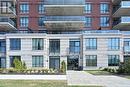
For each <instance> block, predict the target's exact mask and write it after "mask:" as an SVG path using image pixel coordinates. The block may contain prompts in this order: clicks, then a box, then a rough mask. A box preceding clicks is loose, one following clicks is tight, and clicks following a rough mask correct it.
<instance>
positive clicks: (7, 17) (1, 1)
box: [0, 0, 16, 32]
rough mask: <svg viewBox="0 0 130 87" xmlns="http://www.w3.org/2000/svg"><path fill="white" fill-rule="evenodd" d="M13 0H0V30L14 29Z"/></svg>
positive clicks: (14, 13) (14, 12)
mask: <svg viewBox="0 0 130 87" xmlns="http://www.w3.org/2000/svg"><path fill="white" fill-rule="evenodd" d="M15 4H16V1H15V0H0V31H6V32H7V31H11V30H16V24H15V22H16V20H15V17H16V11H15Z"/></svg>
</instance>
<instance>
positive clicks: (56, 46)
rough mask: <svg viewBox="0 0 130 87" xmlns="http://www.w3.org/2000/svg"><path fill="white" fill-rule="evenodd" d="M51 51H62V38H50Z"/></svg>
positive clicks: (54, 52)
mask: <svg viewBox="0 0 130 87" xmlns="http://www.w3.org/2000/svg"><path fill="white" fill-rule="evenodd" d="M49 53H53V54H56V53H60V40H59V39H50V40H49Z"/></svg>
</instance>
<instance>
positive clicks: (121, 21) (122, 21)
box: [113, 16, 130, 30]
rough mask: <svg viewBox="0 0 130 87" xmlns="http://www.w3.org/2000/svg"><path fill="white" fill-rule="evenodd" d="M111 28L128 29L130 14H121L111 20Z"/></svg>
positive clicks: (129, 27) (129, 26)
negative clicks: (119, 16)
mask: <svg viewBox="0 0 130 87" xmlns="http://www.w3.org/2000/svg"><path fill="white" fill-rule="evenodd" d="M113 29H119V30H130V16H122V17H121V18H118V20H115V21H114V22H113Z"/></svg>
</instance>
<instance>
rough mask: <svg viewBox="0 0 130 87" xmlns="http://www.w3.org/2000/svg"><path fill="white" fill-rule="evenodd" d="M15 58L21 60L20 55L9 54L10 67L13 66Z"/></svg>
mask: <svg viewBox="0 0 130 87" xmlns="http://www.w3.org/2000/svg"><path fill="white" fill-rule="evenodd" d="M15 58H16V59H18V60H20V61H21V56H10V67H14V59H15Z"/></svg>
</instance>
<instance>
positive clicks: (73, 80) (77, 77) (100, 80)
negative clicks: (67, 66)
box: [67, 71, 130, 87]
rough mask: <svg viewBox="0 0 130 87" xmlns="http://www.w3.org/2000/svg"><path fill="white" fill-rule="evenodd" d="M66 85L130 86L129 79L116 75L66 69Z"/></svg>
mask: <svg viewBox="0 0 130 87" xmlns="http://www.w3.org/2000/svg"><path fill="white" fill-rule="evenodd" d="M67 79H68V80H67V82H68V85H86V86H87V85H95V86H104V87H130V80H129V79H126V78H122V77H118V76H113V75H110V76H95V75H92V74H89V73H87V72H84V71H67Z"/></svg>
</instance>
